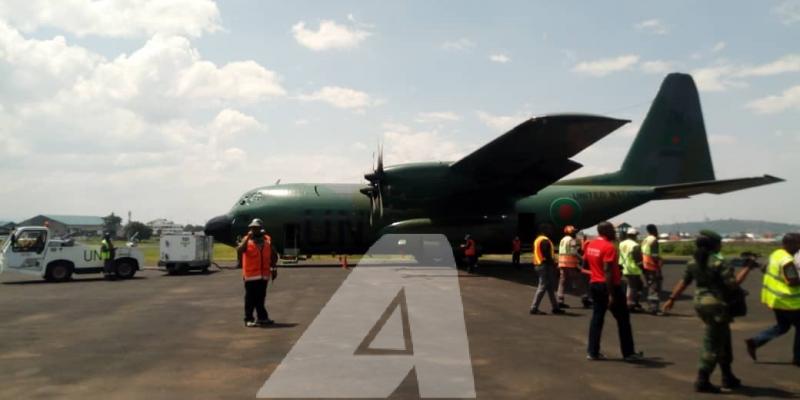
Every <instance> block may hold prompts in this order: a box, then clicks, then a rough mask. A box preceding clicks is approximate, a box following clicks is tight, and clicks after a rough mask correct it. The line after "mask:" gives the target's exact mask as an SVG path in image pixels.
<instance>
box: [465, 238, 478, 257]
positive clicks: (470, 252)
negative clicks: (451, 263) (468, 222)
mask: <svg viewBox="0 0 800 400" xmlns="http://www.w3.org/2000/svg"><path fill="white" fill-rule="evenodd" d="M464 255H465V256H467V257H474V256H475V241H474V240H472V239H468V240H467V246H466V247H464Z"/></svg>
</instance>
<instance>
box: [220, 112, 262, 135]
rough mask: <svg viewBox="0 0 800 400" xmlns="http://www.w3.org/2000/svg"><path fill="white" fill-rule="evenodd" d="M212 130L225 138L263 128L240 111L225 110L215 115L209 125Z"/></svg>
mask: <svg viewBox="0 0 800 400" xmlns="http://www.w3.org/2000/svg"><path fill="white" fill-rule="evenodd" d="M211 125H212V127H213V129H214V130H215V131H217V132H219V133H221V134H222V135H224V136H226V137H230V136H233V135H236V134H238V133H241V132H248V131H253V130H261V129H263V128H264V126H263V125H262V124H261V123H260V122H258V120H256V119H255V118H253V117H252V116H249V115H246V114H244V113H242V112H241V111H238V110H234V109H231V108H226V109H224V110H222V111H220V112H219V114H217V116H216V117H215V118H214V121H213V122H212V123H211Z"/></svg>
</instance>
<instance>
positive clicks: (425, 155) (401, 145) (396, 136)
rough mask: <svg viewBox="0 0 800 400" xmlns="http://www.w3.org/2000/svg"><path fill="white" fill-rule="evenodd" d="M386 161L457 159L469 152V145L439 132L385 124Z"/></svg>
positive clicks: (390, 162)
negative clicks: (445, 136)
mask: <svg viewBox="0 0 800 400" xmlns="http://www.w3.org/2000/svg"><path fill="white" fill-rule="evenodd" d="M383 138H384V151H385V157H386V162H387V163H389V164H403V163H409V162H420V161H456V160H458V159H460V158H462V157H463V156H464V155H466V154H467V146H465V145H463V144H460V143H458V142H456V141H453V140H449V139H446V138H444V137H443V136H442V135H441V134H440V133H439V132H437V131H435V130H433V131H415V130H413V129H411V128H409V127H407V126H404V125H401V124H392V123H389V124H384V133H383Z"/></svg>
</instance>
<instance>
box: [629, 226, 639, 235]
mask: <svg viewBox="0 0 800 400" xmlns="http://www.w3.org/2000/svg"><path fill="white" fill-rule="evenodd" d="M626 233H627V234H628V235H638V234H639V231H638V230H637V229H636V228H634V227H630V228H628V231H627V232H626Z"/></svg>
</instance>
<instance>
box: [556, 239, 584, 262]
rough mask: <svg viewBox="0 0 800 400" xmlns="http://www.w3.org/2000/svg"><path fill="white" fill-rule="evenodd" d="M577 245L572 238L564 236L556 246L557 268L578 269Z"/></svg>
mask: <svg viewBox="0 0 800 400" xmlns="http://www.w3.org/2000/svg"><path fill="white" fill-rule="evenodd" d="M578 264H580V259H578V244H577V243H576V241H575V239H573V238H572V236H569V235H567V236H564V237H563V238H562V239H561V243H559V244H558V267H559V268H578Z"/></svg>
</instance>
